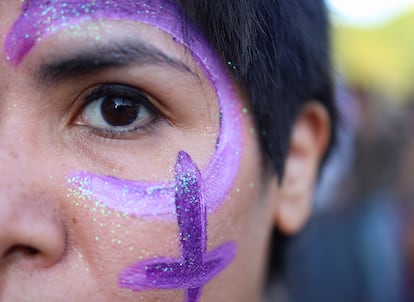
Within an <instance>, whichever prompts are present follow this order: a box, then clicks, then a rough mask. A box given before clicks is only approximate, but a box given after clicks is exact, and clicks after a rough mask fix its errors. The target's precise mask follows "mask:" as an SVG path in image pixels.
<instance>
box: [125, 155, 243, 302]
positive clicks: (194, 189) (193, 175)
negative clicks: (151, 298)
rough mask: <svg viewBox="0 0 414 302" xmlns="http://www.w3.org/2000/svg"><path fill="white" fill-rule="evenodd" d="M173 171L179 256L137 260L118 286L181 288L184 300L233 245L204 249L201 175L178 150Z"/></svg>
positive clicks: (191, 299) (191, 301)
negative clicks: (179, 245)
mask: <svg viewBox="0 0 414 302" xmlns="http://www.w3.org/2000/svg"><path fill="white" fill-rule="evenodd" d="M175 174H176V188H175V192H176V194H175V207H176V210H177V218H178V225H179V228H180V233H179V237H180V244H181V256H180V257H179V258H165V257H164V258H154V259H150V260H144V261H142V262H139V263H138V264H136V265H133V266H131V267H129V268H127V269H126V270H125V271H124V272H123V273H122V274H121V276H120V278H119V286H120V287H122V288H128V289H131V290H133V291H143V290H149V289H182V288H184V289H185V291H186V302H196V301H198V299H199V297H200V295H201V291H202V288H203V286H204V285H205V284H206V283H208V282H209V281H210V280H211V279H212V278H213V277H215V276H216V275H217V274H218V273H220V272H221V271H222V270H224V269H225V268H226V267H227V266H228V265H229V264H230V263H231V261H232V260H233V258H234V256H235V254H236V245H235V244H234V243H233V242H227V243H225V244H223V245H221V246H220V247H218V248H216V249H215V250H213V251H211V252H207V213H206V204H205V201H204V198H203V196H202V194H201V192H202V189H201V186H202V181H201V175H200V172H199V170H198V168H197V166H196V165H195V163H194V162H193V161H192V160H191V158H190V156H189V155H188V154H187V153H185V152H180V153H179V155H178V159H177V163H176V166H175Z"/></svg>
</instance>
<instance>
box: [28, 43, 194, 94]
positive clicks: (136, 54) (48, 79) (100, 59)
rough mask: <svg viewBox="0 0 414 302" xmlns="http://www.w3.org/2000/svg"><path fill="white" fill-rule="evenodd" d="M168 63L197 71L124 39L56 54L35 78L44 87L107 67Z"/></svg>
mask: <svg viewBox="0 0 414 302" xmlns="http://www.w3.org/2000/svg"><path fill="white" fill-rule="evenodd" d="M132 64H134V65H168V66H170V67H173V68H175V69H177V70H179V71H181V72H188V73H190V74H192V75H194V72H193V71H192V70H191V68H190V67H188V66H187V65H186V64H185V63H184V62H182V61H180V60H177V59H175V58H171V57H170V56H168V55H167V54H165V53H164V52H162V51H161V50H160V49H158V48H156V47H154V46H152V45H149V44H146V43H143V42H140V41H134V42H131V41H124V42H121V43H116V42H113V41H111V43H110V44H104V45H95V46H93V47H90V48H87V49H82V50H80V51H78V52H76V53H71V54H69V55H66V56H62V57H59V55H57V56H54V57H53V58H52V59H48V60H46V61H45V62H43V63H41V64H40V65H39V66H38V68H36V69H35V78H36V79H37V82H38V83H39V84H40V85H42V86H48V85H52V84H57V83H60V82H62V81H65V80H68V79H71V78H75V77H81V76H86V75H90V74H93V73H96V72H99V71H101V70H103V69H106V68H114V67H125V66H129V65H132Z"/></svg>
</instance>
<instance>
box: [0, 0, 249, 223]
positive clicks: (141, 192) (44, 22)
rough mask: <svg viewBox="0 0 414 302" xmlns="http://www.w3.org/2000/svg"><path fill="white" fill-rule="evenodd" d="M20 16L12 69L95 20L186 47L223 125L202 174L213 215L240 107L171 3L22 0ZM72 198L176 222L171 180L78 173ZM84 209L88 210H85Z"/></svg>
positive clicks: (234, 149) (10, 49)
mask: <svg viewBox="0 0 414 302" xmlns="http://www.w3.org/2000/svg"><path fill="white" fill-rule="evenodd" d="M22 9H23V13H22V14H21V15H20V17H19V18H18V20H17V21H16V22H15V23H14V25H13V27H12V29H11V31H10V32H9V34H8V37H7V40H6V44H5V52H6V54H7V56H8V57H9V59H10V61H11V62H12V63H13V64H20V63H21V62H22V60H23V59H24V58H25V56H26V55H27V54H28V53H29V52H30V50H31V49H32V48H33V47H34V46H35V45H36V44H37V43H41V42H39V40H40V39H43V40H44V39H45V38H47V37H48V36H50V35H52V34H53V33H55V32H58V31H59V30H63V29H66V28H68V29H71V28H72V27H73V26H74V25H76V24H79V23H82V22H85V21H95V20H134V21H139V22H142V23H145V24H148V25H152V26H155V27H156V28H158V29H160V30H162V31H164V32H166V33H168V34H170V35H171V36H172V37H174V40H175V41H176V42H177V43H181V44H183V45H184V46H185V47H187V48H188V49H189V50H190V51H191V53H192V55H193V57H194V58H195V60H196V61H197V62H198V63H199V65H200V67H201V68H202V70H203V71H204V73H205V75H206V77H207V78H208V79H209V80H210V82H211V84H212V85H213V86H214V88H215V90H216V94H217V97H218V100H219V105H220V113H221V122H220V134H219V137H218V141H217V145H216V150H215V154H214V155H213V157H212V159H211V160H210V162H209V163H208V165H207V166H206V167H205V168H204V169H203V171H202V177H203V181H204V182H205V183H206V186H205V189H204V191H203V196H205V198H206V200H207V210H208V212H212V211H214V210H216V209H217V208H218V207H219V206H220V205H221V204H222V203H223V201H224V200H225V198H226V196H227V194H228V192H229V191H230V188H231V187H232V184H233V182H234V179H235V178H236V175H237V171H238V167H239V163H240V150H241V130H240V119H241V117H240V115H241V114H240V112H241V110H240V106H239V103H238V100H237V97H236V94H235V92H234V89H233V87H232V83H231V81H230V79H229V77H228V74H227V71H226V69H225V67H224V66H223V64H222V62H221V60H220V59H219V58H218V57H217V56H216V54H215V52H214V51H213V50H212V48H211V47H210V46H209V45H208V43H207V42H206V41H205V39H204V38H203V37H201V36H200V34H199V33H198V31H196V30H193V31H192V32H189V33H191V34H192V35H191V37H192V39H191V44H186V43H185V41H184V38H183V33H182V22H181V20H182V17H181V16H180V13H179V12H178V10H177V8H176V6H175V4H174V3H173V2H172V1H169V0H163V1H161V0H158V1H155V0H154V1H135V0H134V1H131V0H122V1H111V0H101V1H86V0H85V1H75V0H72V1H61V0H26V1H25V2H24V5H23V8H22ZM69 183H70V184H71V186H72V188H74V190H73V191H77V192H76V195H78V196H80V195H82V196H83V197H84V198H85V199H88V200H89V201H91V202H92V203H95V202H98V203H99V205H106V206H107V207H109V208H111V209H112V210H115V211H117V212H120V213H126V214H129V215H132V216H140V217H142V216H151V217H157V218H165V219H169V220H172V219H175V207H174V194H175V192H174V187H175V183H174V181H169V182H153V183H151V182H135V181H127V180H121V179H116V178H113V177H108V176H102V175H96V174H91V173H87V172H79V173H75V174H74V175H72V176H71V177H70V179H69ZM86 206H87V205H86Z"/></svg>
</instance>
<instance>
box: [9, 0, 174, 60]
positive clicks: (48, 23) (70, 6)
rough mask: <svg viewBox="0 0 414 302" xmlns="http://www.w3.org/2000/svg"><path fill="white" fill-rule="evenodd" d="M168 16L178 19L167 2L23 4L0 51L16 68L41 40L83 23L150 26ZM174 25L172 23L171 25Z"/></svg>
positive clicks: (52, 0)
mask: <svg viewBox="0 0 414 302" xmlns="http://www.w3.org/2000/svg"><path fill="white" fill-rule="evenodd" d="M168 13H173V14H174V15H175V16H176V17H177V16H179V15H178V14H177V11H176V9H175V6H174V5H173V3H172V2H171V1H168V0H163V1H160V0H154V1H149V0H146V1H145V0H144V1H143V0H141V1H137V0H118V1H113V0H112V1H111V0H109V1H107V0H94V1H91V0H89V1H88V0H84V1H79V0H25V1H24V4H23V7H22V13H21V15H20V16H19V18H18V19H17V21H16V22H15V23H14V24H13V26H12V28H11V30H10V32H9V34H8V36H7V39H6V42H5V47H4V48H5V53H6V57H7V59H8V60H9V61H10V62H11V63H12V64H16V65H18V64H20V63H21V61H22V60H23V59H24V58H25V56H26V55H27V54H28V53H29V52H30V50H31V49H32V48H33V47H34V46H35V45H36V43H37V42H38V41H40V40H41V39H42V38H44V37H47V36H48V35H50V34H53V33H56V32H58V31H60V30H63V29H66V28H69V29H70V28H71V27H73V26H75V25H76V24H78V23H80V22H83V21H93V20H99V19H108V20H134V21H142V22H145V21H147V20H148V21H150V22H153V21H157V20H159V19H160V16H162V15H165V14H168ZM170 21H171V20H169V21H168V22H170ZM176 22H177V21H176V20H174V22H173V23H172V24H174V23H176ZM169 25H171V24H169Z"/></svg>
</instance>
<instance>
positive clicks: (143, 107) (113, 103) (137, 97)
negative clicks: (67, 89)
mask: <svg viewBox="0 0 414 302" xmlns="http://www.w3.org/2000/svg"><path fill="white" fill-rule="evenodd" d="M83 99H84V100H83V102H84V104H85V105H83V107H82V110H81V111H80V113H79V115H78V117H77V119H76V121H75V124H77V125H80V126H84V127H87V128H88V129H89V130H91V131H92V133H94V134H96V135H98V136H102V137H105V138H111V139H115V138H125V137H128V136H129V135H132V134H135V133H137V132H140V131H143V130H148V129H149V127H151V126H152V125H153V124H154V123H155V122H157V121H159V120H160V119H161V117H160V114H158V113H157V111H156V109H155V108H154V105H152V104H151V97H150V96H148V95H147V94H146V93H145V92H143V91H142V90H140V89H138V88H135V87H132V86H128V85H123V84H103V85H101V86H99V87H97V88H94V89H91V90H90V91H89V92H87V93H86V95H85V96H83Z"/></svg>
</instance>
